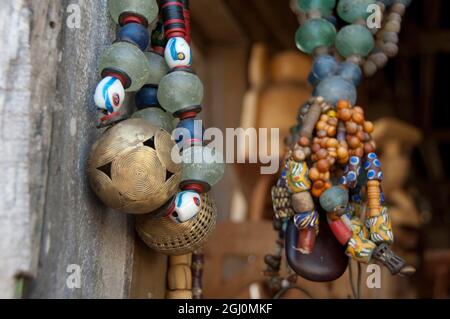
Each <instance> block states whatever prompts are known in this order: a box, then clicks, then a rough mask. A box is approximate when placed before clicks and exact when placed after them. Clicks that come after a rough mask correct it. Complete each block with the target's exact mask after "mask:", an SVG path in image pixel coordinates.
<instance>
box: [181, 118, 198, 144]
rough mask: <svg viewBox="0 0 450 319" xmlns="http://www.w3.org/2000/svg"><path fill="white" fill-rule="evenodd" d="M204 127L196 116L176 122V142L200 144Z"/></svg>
mask: <svg viewBox="0 0 450 319" xmlns="http://www.w3.org/2000/svg"><path fill="white" fill-rule="evenodd" d="M204 133H205V128H204V127H203V124H202V121H201V120H199V119H197V118H188V119H184V120H181V121H180V122H178V125H177V130H176V131H175V132H174V134H175V136H176V139H175V142H176V143H177V144H180V143H181V144H183V146H186V145H192V144H200V145H201V144H202V142H203V134H204Z"/></svg>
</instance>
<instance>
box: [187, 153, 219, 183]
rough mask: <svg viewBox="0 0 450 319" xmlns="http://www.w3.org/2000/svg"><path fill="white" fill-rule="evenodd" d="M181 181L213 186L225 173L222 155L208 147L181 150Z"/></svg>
mask: <svg viewBox="0 0 450 319" xmlns="http://www.w3.org/2000/svg"><path fill="white" fill-rule="evenodd" d="M182 162H183V176H182V179H181V180H182V181H198V182H202V183H206V184H208V185H209V186H214V185H215V184H217V183H218V182H219V181H220V179H221V178H222V176H223V174H224V172H225V163H224V160H223V155H222V154H221V153H220V152H219V151H217V150H215V149H213V148H210V147H207V146H200V145H194V146H191V147H189V148H188V149H185V150H183V154H182Z"/></svg>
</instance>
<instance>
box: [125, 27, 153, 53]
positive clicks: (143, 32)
mask: <svg viewBox="0 0 450 319" xmlns="http://www.w3.org/2000/svg"><path fill="white" fill-rule="evenodd" d="M117 38H118V39H119V40H120V41H127V42H130V43H133V44H135V45H137V46H138V47H139V49H141V50H142V51H144V50H145V49H147V47H148V44H149V42H150V34H149V32H148V29H147V28H146V27H145V26H143V25H142V24H139V23H128V24H126V25H124V26H123V27H122V28H121V29H120V31H119V33H118V35H117Z"/></svg>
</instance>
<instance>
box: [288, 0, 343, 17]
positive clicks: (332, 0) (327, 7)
mask: <svg viewBox="0 0 450 319" xmlns="http://www.w3.org/2000/svg"><path fill="white" fill-rule="evenodd" d="M297 5H298V7H299V8H300V10H302V11H303V12H309V11H313V10H314V11H319V12H320V14H321V15H322V17H328V16H330V15H331V12H332V11H333V9H334V6H335V5H336V0H297Z"/></svg>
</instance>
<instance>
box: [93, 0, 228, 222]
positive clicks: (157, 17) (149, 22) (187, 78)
mask: <svg viewBox="0 0 450 319" xmlns="http://www.w3.org/2000/svg"><path fill="white" fill-rule="evenodd" d="M158 4H159V7H158ZM108 7H109V11H110V14H111V16H112V17H113V19H114V20H115V22H116V23H117V24H118V25H119V26H120V27H121V28H120V30H119V32H118V38H117V41H116V42H114V44H113V45H112V46H111V47H110V48H108V49H107V50H106V51H105V52H103V54H102V56H101V58H100V67H99V71H100V74H101V76H102V80H101V81H100V83H99V84H98V86H97V88H96V91H95V96H94V100H95V104H96V106H97V107H98V108H99V109H101V110H102V112H103V113H104V116H103V117H102V119H101V124H100V125H99V126H101V127H103V126H108V125H112V124H115V123H117V122H118V121H119V120H122V119H123V118H124V116H123V115H122V114H120V112H119V109H120V107H121V106H122V104H123V102H124V99H125V91H127V92H136V95H135V104H136V107H137V109H138V111H137V112H135V113H134V114H133V115H132V118H141V119H144V120H145V121H146V122H147V123H149V124H152V125H154V126H156V127H161V128H162V129H164V130H165V131H167V132H169V133H170V132H172V131H174V129H175V127H174V116H175V117H176V118H178V119H179V122H178V125H177V127H176V129H178V130H181V132H182V133H180V134H178V133H177V132H178V131H174V132H173V134H174V135H176V137H177V139H176V142H177V144H178V145H179V147H180V150H181V152H182V154H181V159H182V163H183V175H182V181H181V184H180V188H181V191H180V192H178V193H177V194H176V196H174V197H173V198H172V199H171V200H170V201H169V203H166V205H165V206H164V207H165V211H166V212H165V214H166V215H167V216H168V217H169V218H171V219H172V220H173V221H174V222H176V223H184V222H186V221H188V220H190V219H192V218H193V217H195V216H196V215H197V214H198V212H199V211H200V207H201V196H200V194H202V193H206V192H208V191H209V190H210V188H211V186H213V185H215V184H216V183H217V182H218V181H219V180H220V179H221V177H222V175H223V173H224V163H223V158H222V154H220V153H219V152H218V151H216V150H212V149H210V148H208V147H207V146H204V143H203V132H204V128H203V126H202V125H201V121H199V120H198V121H197V120H196V116H197V113H199V112H200V111H201V102H202V99H203V85H202V83H201V81H200V79H199V78H198V77H197V75H196V74H195V72H194V71H193V70H192V68H191V65H192V51H191V48H190V45H189V42H190V13H189V1H188V0H183V1H182V0H160V1H159V2H158V3H157V2H156V0H109V2H108ZM158 13H159V14H158ZM149 26H154V29H153V31H152V33H151V34H150V32H149V29H148V28H149ZM150 42H151V46H150V50H149V51H147V48H148V47H149V44H150ZM198 123H200V124H198ZM198 126H200V128H198ZM199 158H200V161H199V160H198V159H199Z"/></svg>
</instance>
